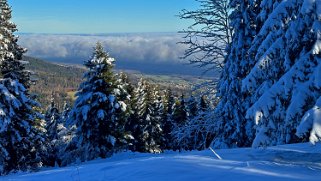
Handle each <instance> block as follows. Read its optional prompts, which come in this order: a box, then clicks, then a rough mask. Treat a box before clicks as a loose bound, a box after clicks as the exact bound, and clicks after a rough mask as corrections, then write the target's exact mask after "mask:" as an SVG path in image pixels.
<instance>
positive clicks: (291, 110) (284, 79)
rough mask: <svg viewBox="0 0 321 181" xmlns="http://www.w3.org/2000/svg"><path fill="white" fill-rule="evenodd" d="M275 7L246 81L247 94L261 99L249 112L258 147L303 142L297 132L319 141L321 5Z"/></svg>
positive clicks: (292, 3)
mask: <svg viewBox="0 0 321 181" xmlns="http://www.w3.org/2000/svg"><path fill="white" fill-rule="evenodd" d="M270 3H273V9H270V14H269V15H268V18H267V19H266V21H265V22H264V25H263V26H262V28H261V30H260V33H259V34H258V37H257V40H256V41H254V44H253V47H254V48H253V50H254V51H256V59H255V60H256V61H257V62H256V65H255V66H254V67H253V69H252V70H251V73H250V74H249V75H248V76H247V77H246V79H244V80H243V89H244V90H247V91H249V92H253V93H254V94H255V95H256V97H255V99H256V102H255V104H254V105H253V106H252V107H251V108H250V109H249V110H248V111H247V116H248V117H249V118H251V119H252V120H253V121H255V122H256V124H257V133H256V138H255V140H254V142H253V146H254V147H257V146H267V145H276V144H284V143H292V142H297V141H300V140H298V139H297V138H296V137H295V135H294V133H295V132H296V131H297V135H299V136H305V133H307V132H309V131H310V130H311V136H310V140H311V141H312V142H315V141H318V140H319V139H320V135H321V134H320V132H318V129H316V128H317V125H318V122H319V121H320V117H319V116H318V110H319V106H320V104H319V103H320V101H318V100H319V98H320V95H321V92H320V88H321V86H320V85H321V84H320V67H321V66H320V32H321V31H320V30H321V28H320V27H321V26H320V11H319V9H320V8H319V7H320V6H321V4H320V3H319V2H318V1H308V0H300V1H294V0H293V1H270ZM301 120H302V123H301V124H300V125H299V123H300V121H301ZM298 125H299V127H298V129H297V130H296V127H297V126H298Z"/></svg>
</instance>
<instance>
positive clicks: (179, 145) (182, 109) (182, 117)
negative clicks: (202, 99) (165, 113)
mask: <svg viewBox="0 0 321 181" xmlns="http://www.w3.org/2000/svg"><path fill="white" fill-rule="evenodd" d="M188 117H189V114H188V110H187V106H186V101H185V97H184V95H181V97H180V99H179V100H178V101H177V102H176V103H175V106H174V110H173V116H172V119H173V123H174V128H173V131H172V135H173V137H174V138H175V139H174V143H173V150H177V149H179V150H181V149H185V148H186V145H188V142H189V141H188V139H185V137H184V138H183V137H182V135H181V134H180V129H181V128H182V127H183V126H185V125H186V124H187V123H188Z"/></svg>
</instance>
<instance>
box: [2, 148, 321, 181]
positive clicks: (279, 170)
mask: <svg viewBox="0 0 321 181" xmlns="http://www.w3.org/2000/svg"><path fill="white" fill-rule="evenodd" d="M215 151H216V152H217V153H218V155H220V156H221V157H222V160H219V159H218V158H217V157H216V156H215V155H214V153H213V152H211V151H210V150H207V151H202V152H184V153H175V152H168V153H165V154H160V155H153V154H137V153H122V154H118V155H116V156H114V157H113V158H110V159H107V160H95V161H92V162H87V163H84V164H80V165H77V166H76V165H75V166H70V167H66V168H55V169H44V170H42V171H41V172H38V173H19V174H14V175H10V176H6V177H0V180H1V181H2V180H3V181H6V180H17V181H63V180H70V181H87V180H89V181H96V180H97V181H105V180H106V181H112V180H153V181H155V180H184V181H186V180H214V181H220V180H227V181H231V180H232V181H233V180H237V181H240V180H242V181H243V180H260V181H262V180H263V181H265V180H269V181H270V180H273V181H276V180H318V181H319V180H320V178H321V144H317V145H315V146H313V145H311V144H295V145H285V146H278V147H271V148H267V149H250V148H246V149H231V150H215Z"/></svg>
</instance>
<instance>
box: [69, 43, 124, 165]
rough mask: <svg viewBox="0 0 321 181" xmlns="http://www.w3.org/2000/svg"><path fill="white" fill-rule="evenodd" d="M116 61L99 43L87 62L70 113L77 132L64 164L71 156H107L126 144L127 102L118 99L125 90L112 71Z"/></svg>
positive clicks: (87, 158) (83, 158) (79, 157)
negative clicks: (124, 114) (125, 121)
mask: <svg viewBox="0 0 321 181" xmlns="http://www.w3.org/2000/svg"><path fill="white" fill-rule="evenodd" d="M114 61H115V60H114V59H113V58H111V57H110V56H109V54H108V53H106V52H105V51H104V49H103V46H102V45H101V44H100V43H97V45H96V47H95V49H94V53H93V55H92V58H91V59H90V60H88V61H86V62H85V63H84V65H85V66H86V67H87V68H88V71H87V72H86V73H85V75H84V79H85V81H84V82H83V83H82V84H81V85H80V87H79V90H78V92H77V94H76V96H77V99H76V101H75V104H74V107H73V109H72V113H71V115H70V119H72V120H74V122H75V124H76V126H77V131H76V136H75V137H74V139H73V141H72V142H71V143H70V144H69V145H68V146H67V148H66V151H67V152H68V155H66V156H65V159H64V163H63V165H64V164H68V162H72V161H74V160H72V159H73V158H72V156H74V158H76V159H79V160H80V161H86V160H92V159H95V158H98V157H101V158H106V157H109V156H111V155H112V154H113V153H115V152H117V151H120V148H122V147H123V144H124V143H123V140H124V133H123V130H124V129H123V127H124V125H123V122H124V120H121V119H122V116H121V114H122V112H125V111H126V105H125V104H124V103H123V102H121V101H119V100H118V96H119V95H121V94H122V92H123V91H122V90H120V89H121V88H120V87H119V86H118V85H117V81H116V78H115V76H114V73H113V71H112V69H113V67H114ZM68 157H69V158H68ZM68 159H69V160H68Z"/></svg>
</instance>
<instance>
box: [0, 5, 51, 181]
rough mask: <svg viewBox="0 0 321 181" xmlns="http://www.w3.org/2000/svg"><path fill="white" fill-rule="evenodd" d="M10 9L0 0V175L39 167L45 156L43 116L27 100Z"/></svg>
mask: <svg viewBox="0 0 321 181" xmlns="http://www.w3.org/2000/svg"><path fill="white" fill-rule="evenodd" d="M10 19H11V8H10V7H9V5H8V3H7V1H6V0H0V25H1V26H0V37H1V38H0V77H1V79H0V165H1V167H0V175H2V174H7V173H9V172H14V171H19V170H22V171H28V170H34V169H37V168H39V167H41V166H42V165H43V164H44V163H45V157H47V156H48V155H47V153H46V152H47V151H46V149H47V145H46V140H45V129H44V125H45V124H44V121H43V116H42V115H41V114H40V113H39V106H40V105H39V104H38V103H37V102H36V101H34V100H32V99H31V98H30V95H29V93H28V90H27V89H26V87H28V85H29V84H28V82H29V78H28V75H27V74H26V71H25V70H24V66H23V64H22V62H20V60H21V58H22V55H23V53H24V52H25V49H24V48H22V47H20V46H19V45H18V44H17V41H18V37H17V36H15V35H14V34H13V33H14V32H16V31H17V29H16V25H15V24H13V23H12V22H10Z"/></svg>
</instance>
